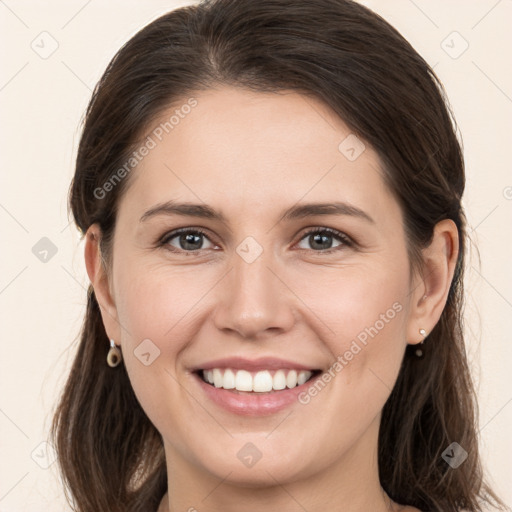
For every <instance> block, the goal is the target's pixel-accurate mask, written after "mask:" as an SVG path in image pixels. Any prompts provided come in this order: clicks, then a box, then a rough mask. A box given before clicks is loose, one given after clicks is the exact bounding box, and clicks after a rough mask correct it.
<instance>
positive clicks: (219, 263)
mask: <svg viewBox="0 0 512 512" xmlns="http://www.w3.org/2000/svg"><path fill="white" fill-rule="evenodd" d="M194 97H195V100H196V101H197V104H196V105H195V106H194V107H193V108H191V109H188V108H186V109H182V110H181V113H182V115H181V116H179V122H177V123H175V124H173V127H172V129H169V127H168V128H167V130H168V133H165V130H164V131H163V134H162V133H161V132H162V129H161V128H160V129H158V127H159V126H160V123H161V122H165V121H166V120H169V118H170V117H171V115H173V113H174V112H175V110H176V107H173V108H172V109H170V110H169V111H167V112H165V113H163V115H162V118H161V119H158V120H157V121H156V122H155V125H154V127H153V128H152V130H150V131H149V132H148V134H147V135H149V136H150V137H151V139H152V142H150V143H148V145H149V146H151V149H150V150H149V151H148V154H147V155H146V156H145V157H144V158H143V159H142V160H141V162H140V163H139V165H138V166H137V168H136V169H135V170H134V171H133V174H132V175H131V176H130V177H129V179H130V186H129V187H128V189H127V191H126V193H125V194H124V195H123V197H122V198H121V200H120V204H119V211H118V217H117V219H118V220H117V225H116V231H115V236H114V242H113V259H112V272H111V274H110V276H109V279H110V289H111V299H112V311H111V314H110V315H104V321H105V324H106V327H107V332H108V333H109V335H110V336H111V337H114V339H116V342H117V343H118V344H120V345H121V347H122V352H123V357H124V364H125V365H126V368H127V371H128V374H129V377H130V380H131V383H132V386H133V389H134V391H135V393H136V395H137V397H138V400H139V401H140V404H141V405H142V407H143V408H144V410H145V412H146V414H147V415H148V417H149V418H150V420H151V421H152V422H153V423H154V425H155V426H156V428H157V429H158V430H159V431H160V433H161V434H162V436H163V439H164V443H165V449H166V455H167V458H168V460H170V461H171V462H170V464H172V465H173V467H176V468H178V467H180V468H185V467H186V468H188V469H187V470H188V471H195V472H197V473H202V474H203V475H210V476H212V477H215V478H216V479H217V480H216V481H218V479H223V478H225V477H226V475H228V474H229V475H230V476H229V478H230V480H232V481H237V482H239V483H241V484H243V485H262V484H265V483H269V482H273V479H276V480H278V481H279V482H281V483H285V482H287V481H292V480H298V479H301V478H306V477H309V476H312V475H314V474H318V473H320V472H322V471H324V470H325V469H326V468H329V467H334V466H336V465H338V464H341V461H343V460H347V459H348V458H349V457H351V455H353V454H355V453H360V454H361V453H370V452H371V453H373V450H375V445H376V435H377V432H378V424H379V419H380V412H381V410H382V407H383V405H384V403H385V401H386V399H387V397H388V396H389V394H390V392H391V389H392V387H393V385H394V382H395V380H396V378H397V375H398V372H399V367H400V363H401V360H402V357H403V353H404V350H405V346H406V344H407V340H408V338H409V339H410V333H411V329H412V327H411V325H410V318H409V311H410V305H411V301H412V295H411V293H410V292H411V289H412V283H411V282H410V281H409V260H408V256H407V250H406V241H405V236H404V229H403V219H402V214H401V211H400V208H399V205H398V204H397V202H396V200H395V199H394V197H393V196H392V194H391V193H390V191H389V190H388V189H387V188H386V187H385V185H384V182H383V179H382V172H383V171H382V169H381V167H380V162H379V159H378V157H377V155H376V153H375V152H374V151H373V150H372V148H371V147H369V145H368V144H366V145H365V146H363V145H362V143H361V141H359V140H358V139H356V138H355V136H354V135H353V134H351V131H350V129H349V128H348V127H347V126H346V125H345V124H344V123H343V122H342V121H341V120H340V119H339V118H338V117H337V116H336V115H335V114H334V113H333V112H332V111H330V110H329V109H328V108H327V107H326V106H325V105H323V104H322V103H320V102H318V101H317V100H314V99H312V98H309V97H305V96H304V95H301V94H298V93H295V92H287V93H279V94H278V93H274V94H267V93H255V92H249V91H246V90H242V89H233V88H227V87H226V88H219V89H215V90H209V91H205V92H201V93H198V94H197V95H195V96H194ZM185 103H186V100H184V101H183V104H185ZM177 108H178V109H179V105H178V107H177ZM185 111H186V112H187V114H186V115H185V114H183V112H185ZM155 130H156V131H155ZM155 134H157V135H158V136H156V135H155ZM162 135H165V136H162ZM347 137H348V138H347ZM160 139H161V140H160ZM153 142H154V144H153ZM153 146H154V147H153ZM185 203H186V204H188V205H191V204H196V205H200V207H201V208H189V209H188V211H185V209H184V208H181V210H180V208H176V207H177V206H179V205H182V204H185ZM329 204H331V205H332V204H337V205H338V207H339V208H338V209H336V208H333V207H325V206H323V207H319V206H318V205H329ZM305 205H317V207H315V208H309V209H307V208H304V207H305ZM177 230H182V231H181V232H178V233H177ZM202 370H209V371H205V372H203V371H202ZM294 371H295V372H296V373H297V376H298V379H299V380H298V382H297V378H295V373H294ZM203 377H204V378H205V379H206V380H208V378H210V380H213V381H214V382H213V384H210V383H207V382H205V381H204V380H203ZM309 377H311V378H310V380H308V381H307V382H303V380H304V379H307V378H309ZM233 385H235V386H236V388H238V389H236V388H235V389H233V388H232V386H233ZM251 386H253V388H252V389H256V391H247V390H248V389H251ZM288 386H291V387H288ZM230 387H231V388H232V389H224V388H230ZM283 387H284V389H283ZM274 388H276V389H274ZM269 389H272V390H269ZM242 390H246V391H242Z"/></svg>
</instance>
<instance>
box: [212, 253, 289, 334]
mask: <svg viewBox="0 0 512 512" xmlns="http://www.w3.org/2000/svg"><path fill="white" fill-rule="evenodd" d="M270 252H271V251H263V253H262V254H261V255H260V256H259V257H258V258H256V260H255V261H252V262H250V263H249V262H247V261H246V260H244V259H243V258H242V257H240V256H239V255H238V254H237V253H235V254H234V256H233V265H232V268H231V271H230V272H228V274H227V275H226V276H225V277H224V279H223V280H222V284H221V283H219V284H220V287H219V289H218V290H217V294H218V295H217V297H218V300H217V307H216V310H215V314H214V323H215V326H216V327H217V329H219V330H221V331H232V332H236V333H238V335H239V336H240V337H242V338H244V339H250V340H254V341H255V340H258V339H265V338H267V337H272V336H276V335H277V334H279V333H282V332H286V331H288V330H289V329H291V328H292V326H293V324H294V322H295V317H296V314H294V313H295V307H294V297H295V295H294V294H293V292H292V290H293V283H291V284H289V283H286V280H285V279H284V276H280V275H279V272H276V271H275V270H274V269H273V268H271V267H276V265H272V261H271V259H272V256H271V254H270ZM290 288H291V289H290Z"/></svg>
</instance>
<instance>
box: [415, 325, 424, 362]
mask: <svg viewBox="0 0 512 512" xmlns="http://www.w3.org/2000/svg"><path fill="white" fill-rule="evenodd" d="M420 334H421V335H422V336H423V339H422V340H421V342H420V345H423V342H424V341H425V338H426V337H427V331H425V329H420ZM414 353H415V354H416V357H417V358H419V359H421V358H422V357H423V349H422V348H421V347H418V348H417V349H416V351H415V352H414Z"/></svg>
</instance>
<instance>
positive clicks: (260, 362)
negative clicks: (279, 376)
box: [192, 357, 318, 372]
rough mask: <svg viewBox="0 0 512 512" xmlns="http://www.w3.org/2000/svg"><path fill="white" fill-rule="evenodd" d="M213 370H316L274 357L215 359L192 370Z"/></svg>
mask: <svg viewBox="0 0 512 512" xmlns="http://www.w3.org/2000/svg"><path fill="white" fill-rule="evenodd" d="M213 368H232V369H233V370H249V371H254V372H257V371H262V370H285V369H290V370H309V371H314V370H317V369H318V368H314V367H312V366H309V365H308V366H306V365H304V364H300V363H296V362H294V361H287V360H285V359H279V358H275V357H261V358H258V359H245V358H243V357H226V358H223V359H216V360H214V361H208V362H205V363H203V364H200V365H197V366H195V367H194V368H193V369H192V370H193V371H199V370H211V369H213Z"/></svg>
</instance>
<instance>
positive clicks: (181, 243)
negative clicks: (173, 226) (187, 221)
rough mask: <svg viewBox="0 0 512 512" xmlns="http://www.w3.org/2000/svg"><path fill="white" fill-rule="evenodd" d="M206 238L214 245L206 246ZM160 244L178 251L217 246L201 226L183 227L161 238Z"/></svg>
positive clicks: (194, 250) (192, 250)
mask: <svg viewBox="0 0 512 512" xmlns="http://www.w3.org/2000/svg"><path fill="white" fill-rule="evenodd" d="M175 239H176V240H175ZM204 240H208V242H209V243H210V244H211V245H212V246H211V247H204ZM159 245H160V246H165V247H166V248H167V249H169V250H171V251H176V252H180V251H183V252H196V251H199V250H202V249H212V248H213V247H215V245H214V244H213V243H212V242H211V241H210V239H209V238H208V236H207V235H206V233H205V232H204V231H203V230H201V229H199V228H194V229H192V228H181V229H177V230H175V231H172V232H171V233H169V234H167V235H165V236H164V237H163V238H162V239H161V240H160V242H159Z"/></svg>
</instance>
